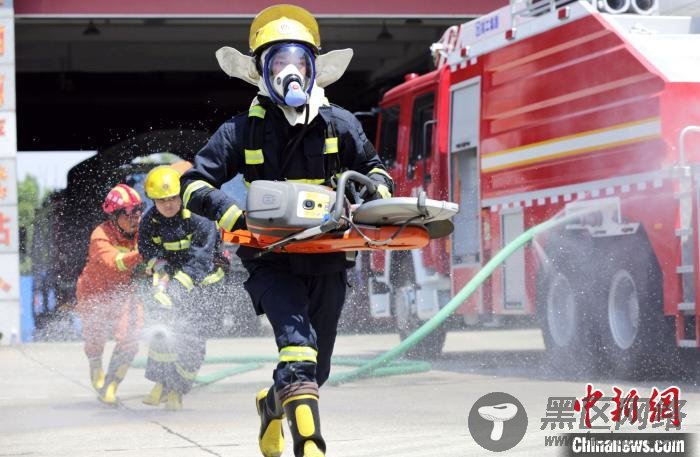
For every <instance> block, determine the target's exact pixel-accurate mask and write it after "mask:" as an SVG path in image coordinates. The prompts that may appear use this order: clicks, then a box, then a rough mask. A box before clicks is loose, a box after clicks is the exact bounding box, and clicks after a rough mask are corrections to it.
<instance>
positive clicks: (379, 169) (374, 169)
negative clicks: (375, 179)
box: [367, 167, 393, 181]
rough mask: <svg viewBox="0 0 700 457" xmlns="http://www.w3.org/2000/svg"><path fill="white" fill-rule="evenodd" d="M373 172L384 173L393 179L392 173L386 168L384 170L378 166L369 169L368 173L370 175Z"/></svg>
mask: <svg viewBox="0 0 700 457" xmlns="http://www.w3.org/2000/svg"><path fill="white" fill-rule="evenodd" d="M372 173H379V174H380V175H384V176H386V177H387V178H389V179H391V180H392V181H393V179H392V177H391V175H390V174H389V173H387V171H386V170H383V169H381V168H378V167H377V168H372V169H371V170H370V171H369V173H367V175H368V176H369V175H371V174H372Z"/></svg>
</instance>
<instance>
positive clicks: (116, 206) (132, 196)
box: [102, 184, 142, 214]
mask: <svg viewBox="0 0 700 457" xmlns="http://www.w3.org/2000/svg"><path fill="white" fill-rule="evenodd" d="M141 206H142V202H141V196H140V195H139V194H138V192H136V191H135V190H134V189H132V188H131V187H129V186H127V185H126V184H117V185H116V186H114V187H113V188H112V190H110V191H109V193H107V196H106V197H105V201H104V203H102V210H103V211H104V212H105V213H107V214H114V213H116V212H117V211H120V210H124V211H133V210H134V209H141V208H140V207H141Z"/></svg>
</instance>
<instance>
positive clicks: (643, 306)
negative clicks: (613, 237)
mask: <svg viewBox="0 0 700 457" xmlns="http://www.w3.org/2000/svg"><path fill="white" fill-rule="evenodd" d="M640 251H641V252H640ZM610 258H611V259H612V261H611V264H610V265H609V269H607V270H604V271H601V273H603V274H602V277H601V278H600V280H601V283H602V284H605V287H604V291H605V293H604V296H603V300H601V301H600V303H599V305H600V309H599V315H600V316H601V319H600V330H599V333H600V335H601V342H602V345H603V348H604V351H605V356H606V358H607V360H608V366H609V367H610V368H611V370H612V372H613V373H614V374H615V375H617V376H621V377H626V378H633V379H643V378H645V377H649V376H656V375H664V374H667V373H669V372H674V371H675V368H677V367H678V362H679V360H678V350H677V349H676V344H675V332H674V327H675V326H674V322H673V318H666V317H664V314H663V288H662V284H661V276H660V273H659V270H658V266H657V265H656V261H655V259H654V258H653V255H652V254H651V253H650V251H649V250H646V252H644V250H640V249H639V245H638V244H633V243H624V244H622V243H618V245H617V249H616V250H615V251H614V252H613V253H612V254H611V255H610Z"/></svg>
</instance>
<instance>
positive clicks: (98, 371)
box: [88, 357, 105, 392]
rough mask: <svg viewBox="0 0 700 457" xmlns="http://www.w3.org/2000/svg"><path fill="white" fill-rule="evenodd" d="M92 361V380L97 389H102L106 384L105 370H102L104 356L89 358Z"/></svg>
mask: <svg viewBox="0 0 700 457" xmlns="http://www.w3.org/2000/svg"><path fill="white" fill-rule="evenodd" d="M88 361H89V362H90V382H91V383H92V387H93V388H94V389H95V390H96V391H98V392H99V391H100V390H102V388H103V387H104V385H105V372H104V371H103V370H102V357H100V358H94V359H88Z"/></svg>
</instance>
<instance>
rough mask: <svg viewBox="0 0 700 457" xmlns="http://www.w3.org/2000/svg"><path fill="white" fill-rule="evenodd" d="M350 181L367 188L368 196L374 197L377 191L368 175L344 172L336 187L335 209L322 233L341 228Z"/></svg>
mask: <svg viewBox="0 0 700 457" xmlns="http://www.w3.org/2000/svg"><path fill="white" fill-rule="evenodd" d="M349 180H353V181H356V182H358V183H360V184H362V185H364V186H365V187H366V188H367V195H372V194H373V193H375V192H376V191H377V185H376V184H375V183H374V181H372V180H371V179H370V178H369V177H367V176H366V175H363V174H362V173H358V172H356V171H353V170H348V171H345V172H343V174H341V175H340V178H338V185H337V186H336V187H335V207H334V208H333V212H331V214H330V216H329V218H328V220H327V221H326V222H324V223H323V224H322V225H321V232H323V233H326V232H329V231H331V230H335V229H337V228H338V227H339V226H340V221H341V219H342V217H343V207H344V206H345V186H346V185H347V183H348V181H349Z"/></svg>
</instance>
